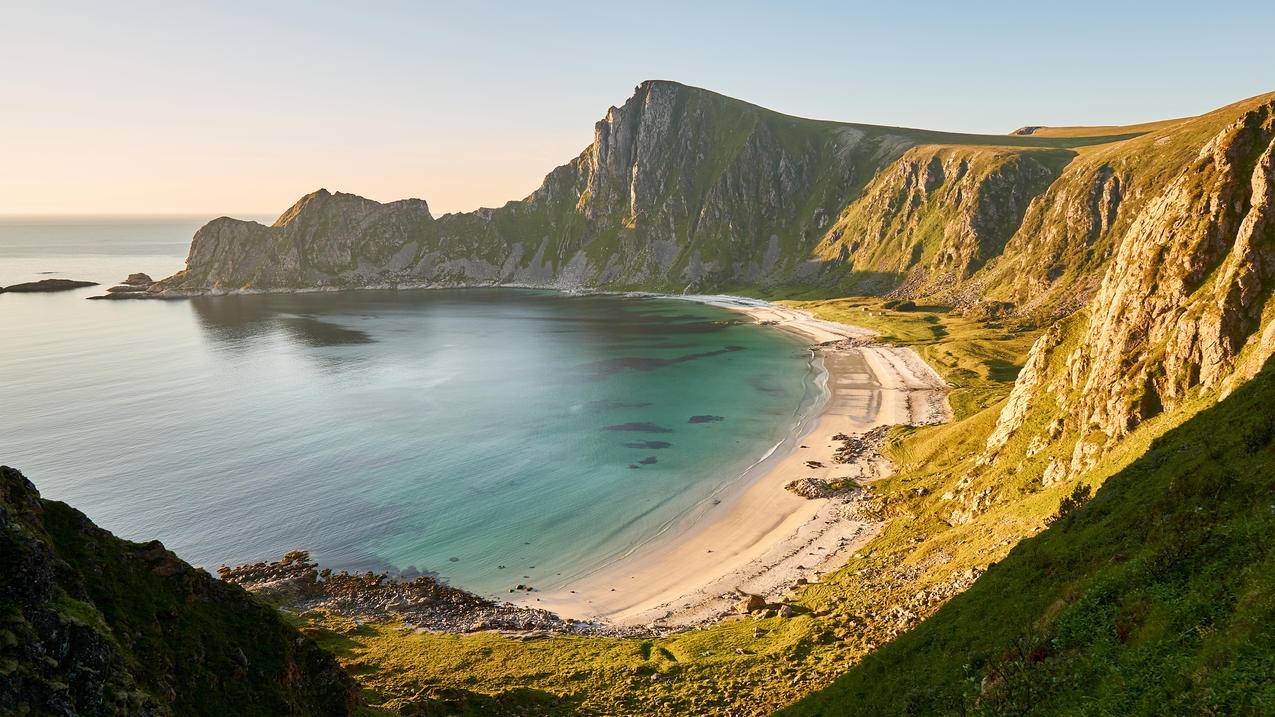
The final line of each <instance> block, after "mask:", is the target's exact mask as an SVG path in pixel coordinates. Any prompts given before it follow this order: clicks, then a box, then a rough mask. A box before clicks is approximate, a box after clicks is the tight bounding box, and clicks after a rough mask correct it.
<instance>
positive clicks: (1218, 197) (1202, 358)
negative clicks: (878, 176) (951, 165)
mask: <svg viewBox="0 0 1275 717" xmlns="http://www.w3.org/2000/svg"><path fill="white" fill-rule="evenodd" d="M1230 110H1231V111H1228V112H1225V113H1214V114H1213V115H1208V116H1206V117H1204V118H1201V119H1200V120H1197V121H1193V122H1189V123H1187V124H1185V125H1182V126H1179V127H1177V128H1175V129H1173V130H1170V131H1167V132H1163V133H1155V134H1153V135H1151V136H1149V137H1147V138H1145V139H1144V140H1140V141H1139V142H1138V147H1137V149H1138V150H1139V151H1145V152H1148V153H1151V152H1152V151H1153V150H1154V148H1157V147H1158V148H1160V151H1162V152H1164V154H1162V155H1155V154H1151V156H1150V157H1140V158H1139V157H1136V154H1135V153H1134V152H1130V153H1129V154H1130V155H1133V156H1132V157H1131V156H1125V157H1119V156H1116V157H1112V156H1104V157H1102V158H1101V159H1100V161H1098V162H1095V163H1092V164H1096V165H1097V166H1096V168H1095V167H1093V166H1090V167H1086V168H1085V169H1084V170H1083V171H1079V172H1077V173H1076V174H1075V175H1074V176H1075V180H1074V181H1073V182H1070V183H1069V186H1067V187H1063V188H1061V189H1060V190H1059V193H1060V194H1062V193H1064V192H1067V191H1072V190H1074V189H1079V188H1083V187H1084V186H1085V185H1086V184H1087V185H1088V186H1089V187H1090V190H1089V192H1088V197H1089V201H1088V202H1085V201H1075V202H1071V203H1070V204H1067V205H1066V206H1069V207H1071V208H1072V209H1073V210H1074V212H1073V214H1072V215H1071V219H1072V221H1070V222H1063V223H1060V224H1055V225H1054V226H1055V231H1054V232H1052V233H1050V232H1042V233H1037V234H1035V235H1034V237H1035V238H1036V239H1038V240H1040V241H1042V242H1044V243H1045V245H1046V247H1047V251H1048V252H1049V253H1050V254H1053V255H1062V254H1065V253H1066V252H1067V251H1068V250H1067V249H1061V250H1060V249H1057V248H1056V247H1067V246H1068V245H1070V246H1071V250H1078V249H1079V248H1080V247H1087V248H1088V249H1087V251H1086V252H1085V258H1084V259H1082V260H1079V261H1078V264H1080V265H1082V266H1083V264H1084V263H1086V262H1088V263H1092V264H1094V265H1095V266H1094V269H1095V271H1094V272H1093V274H1092V275H1091V276H1090V278H1088V279H1085V278H1081V277H1082V276H1083V274H1079V272H1078V270H1077V268H1076V267H1070V271H1072V272H1073V273H1077V274H1078V278H1077V279H1076V281H1077V282H1078V283H1089V284H1092V286H1093V287H1094V288H1093V290H1092V292H1091V294H1090V295H1091V298H1090V300H1089V301H1088V305H1087V306H1086V307H1085V308H1084V309H1083V310H1082V311H1080V312H1077V313H1076V314H1075V316H1074V317H1073V319H1072V320H1070V321H1068V322H1067V323H1066V325H1064V324H1059V325H1056V326H1054V327H1052V328H1051V329H1050V330H1049V331H1047V332H1046V333H1045V334H1044V335H1042V336H1041V337H1040V338H1039V339H1038V340H1037V341H1036V343H1035V345H1034V346H1033V347H1032V350H1031V354H1030V356H1029V358H1028V360H1027V364H1026V367H1025V368H1024V370H1023V372H1022V373H1021V374H1020V376H1019V380H1018V382H1017V384H1016V386H1015V388H1014V393H1013V395H1012V396H1011V399H1010V401H1009V403H1008V404H1007V405H1006V407H1005V409H1004V410H1003V411H1002V413H1001V416H1000V420H999V422H998V425H997V429H996V431H995V432H994V433H993V435H992V437H991V438H990V439H989V441H988V449H987V454H986V455H985V457H984V462H989V461H990V460H992V459H993V458H994V457H995V455H996V453H997V452H998V451H999V450H1000V449H1001V448H1002V447H1003V446H1004V445H1005V444H1006V443H1007V442H1008V441H1009V440H1010V438H1011V437H1012V436H1013V435H1014V434H1015V433H1016V432H1017V431H1018V430H1019V428H1020V427H1021V426H1022V425H1024V424H1025V423H1026V422H1027V417H1028V414H1029V413H1030V412H1031V410H1032V409H1033V406H1047V407H1048V410H1049V411H1051V412H1052V413H1054V414H1056V415H1057V416H1058V420H1059V421H1063V422H1064V423H1065V426H1062V427H1065V428H1066V429H1067V431H1066V433H1067V434H1069V435H1070V436H1071V438H1070V440H1072V441H1074V447H1073V448H1072V453H1071V456H1070V459H1069V460H1068V461H1065V462H1063V463H1059V464H1058V466H1057V467H1056V468H1055V469H1054V471H1053V473H1054V474H1055V475H1077V474H1079V473H1081V472H1083V471H1084V470H1086V469H1087V468H1088V467H1089V466H1091V465H1092V464H1093V463H1094V461H1095V460H1096V459H1097V457H1098V456H1099V455H1101V454H1102V452H1103V451H1104V450H1105V449H1107V448H1109V447H1110V446H1111V445H1112V444H1114V442H1115V441H1118V440H1119V439H1121V438H1123V437H1124V436H1125V435H1126V434H1128V433H1129V431H1131V430H1132V429H1133V428H1134V427H1136V426H1137V425H1139V424H1140V423H1142V422H1143V421H1145V420H1147V419H1149V418H1152V417H1154V416H1156V415H1158V414H1159V413H1161V412H1163V411H1166V410H1172V409H1174V408H1176V407H1178V406H1180V405H1182V404H1183V403H1184V402H1186V401H1188V400H1190V399H1192V398H1194V397H1197V396H1204V395H1206V394H1208V393H1209V392H1210V391H1213V390H1214V389H1219V388H1221V389H1225V390H1230V388H1233V387H1234V386H1235V385H1237V384H1238V383H1240V382H1242V381H1243V380H1245V379H1247V378H1248V377H1250V376H1252V375H1253V374H1254V373H1255V372H1256V370H1257V368H1258V367H1259V366H1261V365H1262V363H1263V362H1264V361H1265V360H1266V359H1267V358H1268V357H1269V356H1270V355H1271V354H1272V352H1273V351H1275V331H1273V330H1272V328H1271V326H1272V322H1271V318H1272V314H1273V313H1275V306H1273V305H1272V298H1271V297H1272V288H1275V178H1273V176H1272V172H1273V171H1275V98H1271V97H1265V98H1259V99H1258V100H1257V101H1252V102H1248V103H1244V104H1242V105H1240V106H1237V107H1234V108H1230ZM1182 154H1187V157H1186V158H1185V159H1183V160H1180V161H1179V157H1180V156H1181V155H1182ZM1166 157H1167V158H1172V161H1166ZM1136 160H1141V163H1140V165H1138V164H1134V161H1136ZM1104 176H1105V177H1106V178H1105V179H1102V178H1103V177H1104ZM1097 180H1100V181H1097ZM1061 181H1062V180H1060V182H1061ZM1116 187H1122V189H1116ZM1119 195H1124V199H1117V198H1116V197H1117V196H1119ZM1052 211H1060V210H1058V209H1053V210H1052ZM1086 227H1087V229H1086ZM1104 227H1109V228H1104ZM1086 232H1087V233H1086ZM1086 236H1087V237H1088V238H1087V239H1086V238H1085V237H1086ZM1030 240H1031V238H1028V237H1023V238H1022V241H1023V243H1024V244H1027V243H1028V242H1029V241H1030ZM1030 248H1031V247H1025V249H1024V250H1025V251H1028V250H1030ZM1103 256H1109V257H1110V258H1109V259H1106V260H1101V257H1103ZM1018 276H1019V277H1020V280H1021V281H1022V282H1023V283H1029V282H1032V281H1039V280H1040V277H1039V276H1037V277H1035V278H1033V277H1032V275H1031V271H1030V269H1029V268H1028V267H1021V270H1020V271H1019V272H1018ZM1041 290H1042V293H1047V292H1048V288H1047V287H1043V286H1042V287H1041ZM1013 291H1015V289H1014V288H1010V289H1009V292H1010V293H1011V294H1012V292H1013ZM1082 295H1084V294H1083V293H1082ZM1225 390H1224V391H1223V393H1224V392H1225ZM1053 433H1054V434H1055V435H1054V436H1048V435H1038V436H1035V437H1034V438H1033V440H1036V441H1038V442H1039V443H1040V444H1042V445H1043V444H1048V443H1049V442H1050V441H1051V440H1052V439H1054V438H1057V437H1058V435H1063V431H1062V429H1061V428H1059V429H1055V430H1054V431H1053Z"/></svg>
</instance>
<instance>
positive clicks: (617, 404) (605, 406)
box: [584, 399, 651, 411]
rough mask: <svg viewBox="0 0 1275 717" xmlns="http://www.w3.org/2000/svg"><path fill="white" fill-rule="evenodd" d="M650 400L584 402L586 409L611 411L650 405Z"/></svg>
mask: <svg viewBox="0 0 1275 717" xmlns="http://www.w3.org/2000/svg"><path fill="white" fill-rule="evenodd" d="M650 405H651V402H650V401H608V400H605V399H603V400H599V401H589V402H588V403H586V404H584V409H585V410H586V411H613V410H616V409H621V408H646V407H647V406H650Z"/></svg>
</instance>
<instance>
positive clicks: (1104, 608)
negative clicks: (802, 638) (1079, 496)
mask: <svg viewBox="0 0 1275 717" xmlns="http://www.w3.org/2000/svg"><path fill="white" fill-rule="evenodd" d="M1272 405H1275V363H1270V362H1268V364H1267V366H1266V367H1265V369H1264V370H1263V371H1262V373H1260V374H1259V375H1258V376H1257V377H1256V378H1255V379H1254V380H1252V381H1251V382H1249V383H1248V384H1246V385H1245V386H1243V387H1242V388H1240V389H1239V390H1238V391H1236V392H1235V393H1234V394H1233V395H1231V396H1230V397H1229V398H1227V399H1226V400H1225V401H1223V402H1221V403H1219V404H1217V405H1216V406H1214V407H1212V408H1209V409H1206V410H1204V411H1203V412H1201V413H1199V414H1198V415H1196V416H1195V417H1194V418H1191V419H1190V420H1188V421H1186V422H1185V423H1184V424H1182V425H1181V426H1179V427H1177V428H1175V429H1173V430H1171V431H1169V432H1168V433H1167V434H1165V435H1164V436H1162V437H1161V438H1160V439H1158V440H1156V441H1155V442H1153V443H1152V444H1151V447H1150V450H1149V451H1148V452H1147V453H1146V454H1145V455H1144V456H1143V457H1141V458H1140V459H1138V460H1137V461H1135V462H1134V463H1132V464H1131V465H1129V466H1128V467H1126V468H1124V469H1123V470H1121V471H1119V472H1118V473H1117V474H1115V475H1114V476H1112V477H1111V478H1109V479H1108V480H1107V481H1106V482H1105V484H1103V486H1102V488H1101V489H1100V490H1099V491H1098V492H1097V494H1096V495H1095V496H1094V497H1093V499H1092V500H1091V501H1090V502H1089V503H1088V504H1087V505H1084V506H1083V507H1080V508H1078V509H1074V510H1072V511H1067V510H1066V509H1063V508H1060V515H1059V519H1058V520H1057V521H1056V522H1054V523H1053V525H1052V526H1051V527H1050V528H1049V529H1047V530H1045V531H1044V532H1042V533H1041V534H1039V535H1037V536H1036V537H1033V538H1030V539H1028V540H1025V541H1024V542H1022V543H1021V544H1019V545H1018V546H1017V547H1015V548H1014V549H1013V550H1012V551H1011V552H1010V554H1009V555H1008V556H1007V557H1006V558H1005V559H1004V560H1002V561H1001V562H1000V563H998V564H996V565H994V566H992V567H991V568H990V569H989V570H988V571H987V573H985V574H984V576H983V577H982V578H981V579H979V580H978V581H977V582H976V583H975V584H974V585H973V586H972V587H971V588H970V589H969V590H968V591H966V592H965V593H964V594H962V595H959V596H957V597H956V598H954V599H953V600H952V601H951V602H949V603H948V604H947V605H946V606H944V607H943V608H941V609H940V610H939V611H938V612H937V613H936V614H935V615H934V616H933V617H932V618H930V619H929V620H926V621H924V622H922V623H921V624H919V625H918V626H917V627H916V628H915V629H913V630H912V631H911V632H909V633H906V634H903V635H901V636H900V637H898V638H897V639H896V640H895V641H893V642H892V643H891V644H889V645H886V646H885V647H883V648H881V649H880V650H878V651H877V652H876V653H874V654H872V655H870V656H868V657H867V658H865V659H864V661H863V662H862V663H861V664H860V665H859V666H857V667H855V668H854V669H852V670H851V671H850V672H849V673H848V674H846V675H845V676H844V677H842V678H840V679H838V680H837V681H836V682H835V683H834V684H833V685H832V686H831V687H829V688H828V689H826V690H824V691H822V692H820V693H818V694H816V695H813V696H812V697H810V698H808V699H806V700H804V701H802V702H800V703H799V704H797V705H795V706H793V707H792V708H790V709H788V710H785V711H784V712H783V714H786V715H793V716H796V715H840V714H863V715H882V714H918V715H920V714H927V715H928V714H961V715H965V714H986V715H1032V714H1040V715H1044V714H1085V715H1090V714H1091V715H1117V714H1118V715H1128V714H1146V715H1153V714H1271V713H1272V712H1275V651H1273V650H1272V649H1271V646H1272V645H1275V551H1273V548H1275V542H1273V541H1272V540H1271V536H1272V535H1273V534H1275V449H1273V447H1272V439H1273V438H1275V413H1273V412H1272V411H1271V406H1272ZM1080 502H1083V500H1082V501H1080Z"/></svg>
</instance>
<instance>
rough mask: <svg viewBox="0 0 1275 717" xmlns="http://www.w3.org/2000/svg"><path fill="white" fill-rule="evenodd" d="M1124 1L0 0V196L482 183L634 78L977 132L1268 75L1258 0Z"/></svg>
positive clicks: (1225, 96) (550, 155) (1202, 96)
mask: <svg viewBox="0 0 1275 717" xmlns="http://www.w3.org/2000/svg"><path fill="white" fill-rule="evenodd" d="M690 5H694V6H695V7H693V8H692V7H686V6H690ZM1138 5H1140V7H1138V6H1135V4H1134V3H1121V2H1118V1H1117V0H1108V1H1107V2H1102V3H1087V2H1066V3H1040V2H1022V1H1021V0H1018V1H1016V2H1012V3H978V2H974V1H973V0H967V1H966V2H960V3H956V2H952V3H937V2H934V3H928V2H917V1H913V2H885V1H879V2H875V3H851V2H843V3H820V2H805V3H795V2H790V3H778V2H776V3H753V2H744V1H741V0H733V1H731V2H721V3H716V2H714V3H709V2H704V3H691V2H677V3H667V4H665V3H657V2H648V1H645V0H644V1H640V2H629V3H623V4H619V3H607V2H594V3H558V2H549V1H547V0H538V1H537V2H518V3H512V2H511V3H481V2H437V3H431V2H417V3H358V2H349V1H348V0H345V1H343V2H339V3H314V2H311V3H299V2H298V3H292V2H277V1H272V2H266V3H261V2H251V3H250V2H244V3H239V2H224V1H223V2H217V3H207V4H198V5H197V4H188V3H178V2H166V3H140V2H121V3H104V2H101V3H92V4H89V3H84V4H63V3H54V2H48V3H43V2H39V3H38V2H21V3H16V2H9V1H8V0H0V213H4V214H15V213H18V214H23V213H193V214H207V215H209V216H212V215H218V214H256V213H268V214H278V213H280V212H282V211H283V210H284V209H286V208H287V207H288V206H289V205H290V204H291V203H292V202H293V201H294V200H295V199H296V198H297V197H298V196H300V195H301V194H304V193H305V192H308V191H312V190H314V189H316V188H318V187H327V188H329V189H333V190H338V189H339V190H343V191H349V192H355V193H358V194H362V195H364V196H368V197H372V198H373V199H378V200H382V201H387V200H392V199H398V198H402V197H408V196H415V197H421V198H424V199H426V200H427V201H428V202H429V204H430V207H431V209H432V210H433V211H434V213H435V214H441V213H443V212H448V211H459V210H468V209H473V208H475V207H478V206H499V205H500V204H503V203H504V202H505V201H506V200H509V199H516V198H521V197H523V196H525V195H526V194H527V193H529V192H530V191H531V190H532V189H534V188H535V187H536V186H537V185H538V184H539V183H540V179H541V178H542V177H543V176H544V174H545V173H547V172H548V171H549V170H550V169H552V168H553V167H554V166H556V165H558V164H561V163H563V162H565V161H567V160H569V159H570V158H571V157H574V156H575V155H576V154H577V153H578V152H579V151H580V150H581V149H582V148H583V147H584V146H586V145H587V144H588V143H589V142H590V141H591V140H592V133H593V129H592V127H593V123H594V122H595V121H597V120H598V119H600V118H601V117H602V116H603V115H604V114H605V112H606V109H607V107H609V106H610V105H613V104H619V103H621V102H623V101H624V99H625V98H627V97H628V96H629V94H630V93H631V92H632V89H633V87H634V85H636V84H637V83H638V82H640V81H641V80H643V79H647V78H663V79H674V80H678V81H681V82H685V83H688V84H693V85H698V86H700V87H706V88H709V89H712V90H716V91H718V92H722V93H724V94H727V95H731V96H734V97H739V98H741V99H746V100H749V101H752V102H756V103H758V104H761V105H764V106H767V107H770V108H772V109H777V110H780V111H783V112H787V113H789V114H796V115H803V116H808V117H819V118H827V119H842V120H852V121H858V122H869V123H878V124H891V125H907V126H922V127H931V128H937V129H948V130H961V131H977V132H996V133H1000V132H1006V131H1008V130H1011V129H1013V128H1015V127H1018V126H1021V125H1025V124H1115V123H1128V122H1138V121H1146V120H1152V119H1162V118H1166V117H1174V116H1183V115H1191V114H1198V113H1200V112H1203V111H1206V110H1209V109H1213V108H1215V107H1217V106H1220V105H1223V104H1227V103H1229V102H1232V101H1235V100H1239V99H1242V98H1245V97H1249V96H1252V95H1255V94H1258V93H1261V92H1265V91H1271V90H1275V52H1272V38H1273V37H1275V3H1272V2H1269V0H1268V1H1267V2H1226V3H1217V4H1213V3H1189V4H1188V3H1176V2H1157V3H1142V4H1138Z"/></svg>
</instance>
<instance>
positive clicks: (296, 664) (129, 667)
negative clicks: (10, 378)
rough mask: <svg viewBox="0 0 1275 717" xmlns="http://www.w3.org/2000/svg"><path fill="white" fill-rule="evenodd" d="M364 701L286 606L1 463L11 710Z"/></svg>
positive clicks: (320, 708)
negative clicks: (54, 496) (49, 492)
mask: <svg viewBox="0 0 1275 717" xmlns="http://www.w3.org/2000/svg"><path fill="white" fill-rule="evenodd" d="M356 696H357V691H356V688H355V686H354V682H353V681H352V680H351V679H350V678H349V676H348V675H346V673H345V672H344V671H343V670H342V669H341V667H340V665H338V664H337V661H336V659H335V658H333V657H332V656H331V655H330V654H328V653H326V652H324V651H323V650H321V649H320V648H319V647H318V646H317V645H315V644H314V642H313V641H311V640H310V638H308V637H305V636H303V635H302V634H301V633H300V632H298V631H297V630H296V629H294V628H292V627H291V626H289V625H288V624H287V623H285V622H284V621H283V619H282V618H281V617H280V615H279V613H278V612H277V611H276V610H275V609H274V608H272V607H269V606H267V605H265V604H264V603H261V602H259V601H257V600H256V599H255V598H253V597H252V596H250V595H249V594H248V593H247V592H245V591H244V590H243V589H241V588H239V587H238V586H236V585H231V584H228V583H223V582H221V581H219V580H216V579H214V578H213V577H212V576H210V575H209V574H208V573H206V572H204V571H202V570H196V569H195V568H192V567H191V566H190V565H188V564H186V563H185V562H183V561H182V560H180V559H179V558H178V557H177V556H175V555H173V553H171V552H169V551H168V550H166V549H165V548H164V546H163V545H161V544H160V543H159V542H158V541H152V542H149V543H132V542H129V541H126V540H121V539H119V538H116V537H115V536H113V535H111V534H110V533H109V532H107V531H105V530H102V529H101V528H98V527H97V526H96V525H94V524H93V523H92V521H90V520H89V519H88V518H86V517H85V516H84V514H83V513H80V512H79V511H77V510H75V509H73V508H71V507H70V506H68V505H66V504H65V503H59V502H57V501H50V500H44V499H42V498H41V497H40V494H39V493H38V492H37V491H36V489H35V487H34V486H33V485H32V484H31V482H30V481H28V480H27V479H26V478H25V477H24V476H23V475H22V474H21V473H20V472H18V471H17V470H14V469H12V468H9V467H7V466H0V713H3V714H56V715H76V714H83V715H130V716H131V715H156V716H159V715H196V714H198V715H215V714H225V715H230V714H234V715H280V714H307V715H348V714H354V712H355V709H356Z"/></svg>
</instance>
